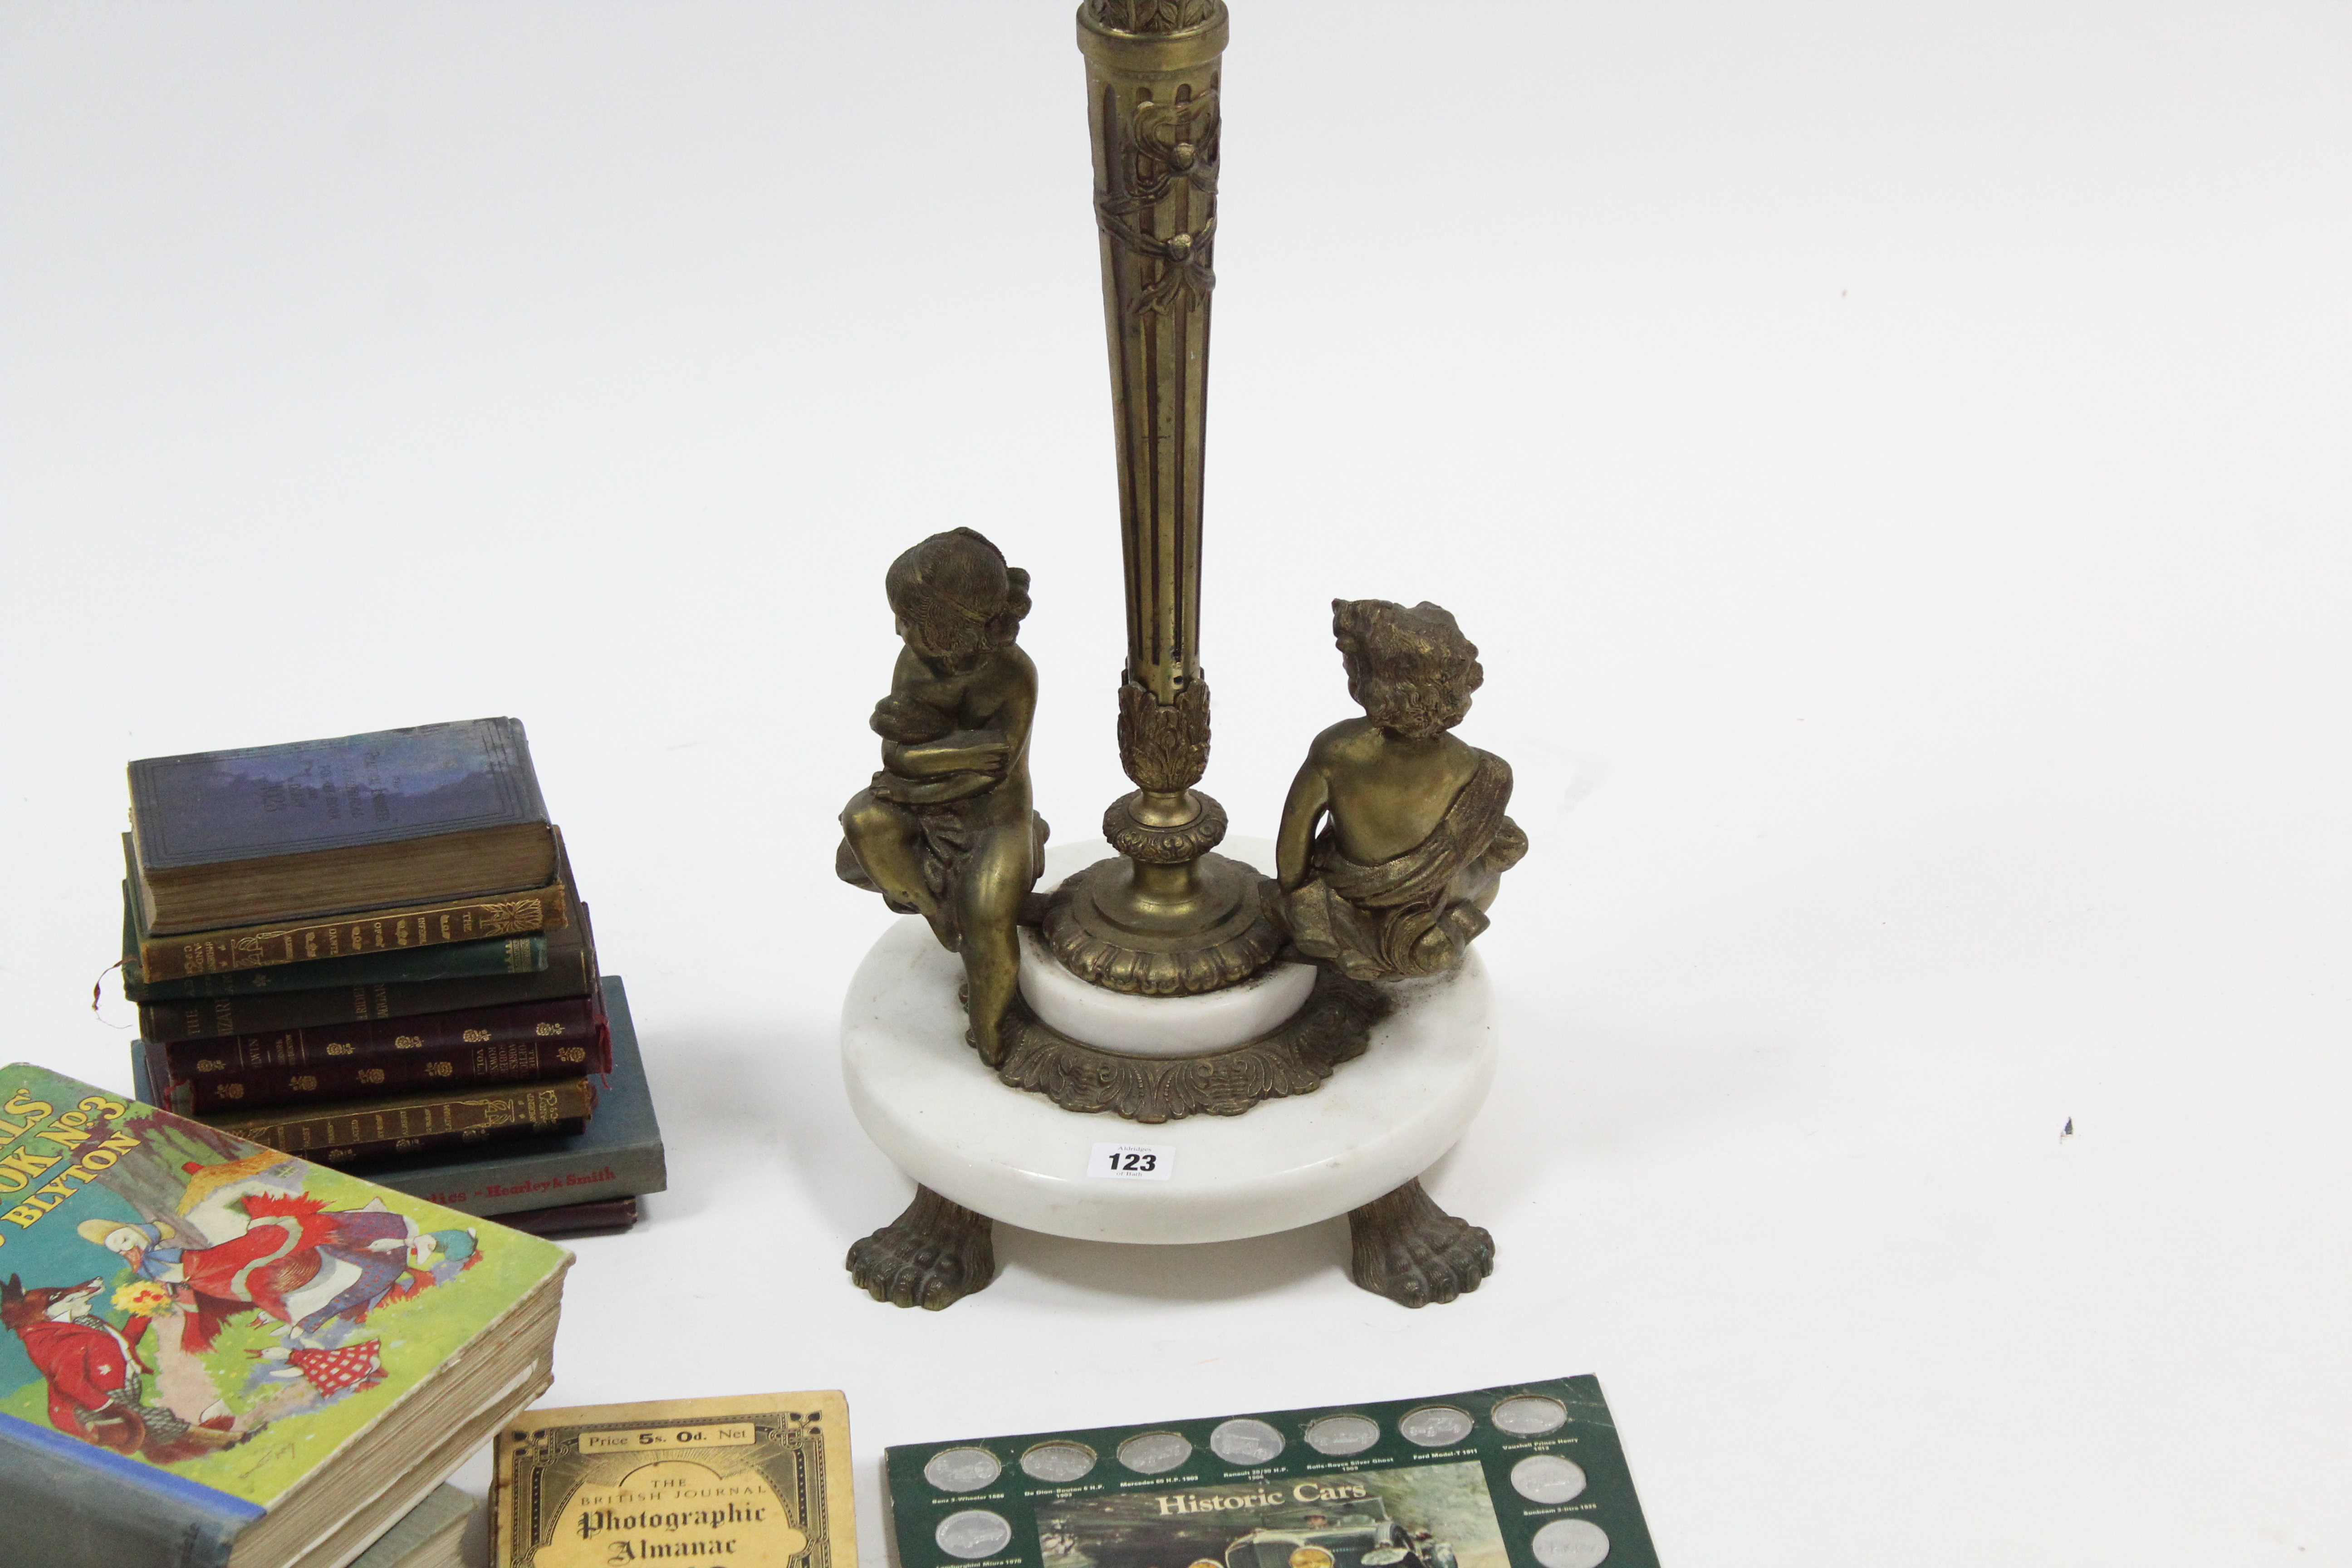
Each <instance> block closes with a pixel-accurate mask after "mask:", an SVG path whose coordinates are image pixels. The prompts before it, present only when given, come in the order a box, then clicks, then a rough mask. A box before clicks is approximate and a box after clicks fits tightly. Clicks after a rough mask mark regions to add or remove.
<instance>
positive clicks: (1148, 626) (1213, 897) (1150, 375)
mask: <svg viewBox="0 0 2352 1568" xmlns="http://www.w3.org/2000/svg"><path fill="white" fill-rule="evenodd" d="M1225 34H1226V18H1225V6H1224V0H1083V3H1082V4H1081V5H1079V7H1078V47H1079V48H1080V50H1082V51H1083V52H1084V53H1085V55H1086V58H1087V129H1088V130H1089V131H1090V132H1091V133H1092V136H1093V142H1094V164H1095V216H1096V221H1097V226H1098V227H1099V228H1100V230H1101V236H1102V276H1103V325H1104V329H1105V331H1106V333H1107V334H1108V339H1109V342H1110V375H1111V408H1112V413H1113V416H1114V419H1115V422H1116V429H1117V435H1118V486H1119V495H1118V500H1119V535H1120V540H1121V544H1122V547H1123V548H1122V553H1123V555H1124V557H1125V562H1126V576H1127V668H1126V672H1125V676H1124V679H1122V680H1121V682H1120V685H1119V694H1118V757H1119V763H1120V764H1121V765H1122V766H1123V767H1124V768H1125V769H1126V770H1127V776H1128V777H1129V778H1130V779H1132V780H1134V781H1135V784H1136V786H1137V787H1136V789H1135V792H1134V793H1133V794H1131V795H1127V796H1124V797H1123V798H1121V799H1119V800H1118V801H1116V802H1114V803H1113V804H1112V805H1111V807H1110V809H1109V811H1108V813H1106V814H1105V816H1104V817H1103V836H1104V837H1107V838H1108V839H1109V840H1110V842H1111V845H1112V847H1115V848H1117V849H1118V851H1119V854H1120V857H1121V858H1118V859H1114V860H1105V861H1102V862H1100V863H1099V864H1097V865H1095V866H1091V867H1089V868H1087V869H1086V870H1085V871H1082V872H1080V873H1079V874H1078V875H1077V876H1076V877H1073V878H1071V879H1069V880H1068V881H1066V882H1065V883H1064V884H1063V885H1062V887H1061V889H1060V890H1059V891H1057V892H1056V893H1055V896H1054V900H1053V902H1052V903H1051V905H1050V906H1049V907H1048V909H1047V911H1046V916H1045V936H1046V940H1047V941H1048V942H1050V943H1051V944H1052V946H1053V948H1054V951H1055V954H1056V955H1057V956H1059V957H1060V959H1061V961H1062V962H1063V963H1065V964H1066V965H1067V966H1068V967H1069V968H1071V969H1072V970H1074V971H1075V972H1076V973H1078V974H1080V975H1082V976H1084V977H1085V978H1087V979H1088V980H1090V981H1093V982H1094V983H1095V984H1098V985H1105V986H1108V987H1110V988H1112V989H1114V990H1118V991H1127V992H1134V993H1139V994H1147V995H1172V994H1191V993H1196V992H1202V991H1210V990H1214V989H1216V988H1218V987H1220V986H1223V985H1230V984H1234V983H1235V982H1237V981H1240V980H1244V979H1246V978H1248V977H1249V976H1250V975H1252V974H1254V973H1257V971H1259V970H1260V969H1263V968H1264V967H1265V965H1266V963H1267V962H1268V961H1269V960H1271V959H1272V958H1273V956H1274V953H1275V950H1276V948H1277V947H1278V946H1279V945H1280V937H1279V935H1278V933H1276V931H1275V929H1274V927H1273V926H1272V924H1271V923H1270V922H1269V921H1267V920H1266V918H1265V913H1264V909H1263V899H1262V897H1261V894H1260V889H1259V886H1258V884H1259V879H1258V877H1257V876H1256V875H1255V873H1254V872H1252V871H1251V869H1250V868H1248V867H1246V866H1244V865H1242V864H1241V863H1239V862H1238V861H1234V860H1229V859H1227V858H1225V857H1223V856H1222V855H1213V854H1211V853H1209V851H1210V850H1212V849H1213V848H1214V847H1216V845H1217V843H1218V842H1219V841H1220V840H1221V839H1223V837H1224V835H1225V813H1224V809H1223V807H1222V806H1220V805H1218V804H1217V803H1216V802H1215V801H1214V800H1212V799H1211V798H1210V797H1209V796H1207V795H1203V794H1202V793H1201V792H1200V791H1198V790H1196V789H1194V788H1193V787H1192V786H1193V785H1194V784H1198V783H1199V782H1200V779H1201V775H1202V773H1203V772H1205V771H1206V770H1207V767H1208V763H1209V683H1208V680H1207V679H1206V678H1205V677H1204V676H1203V675H1202V672H1201V658H1200V647H1201V463H1202V449H1203V437H1204V435H1205V432H1206V427H1207V415H1208V397H1209V297H1210V294H1211V292H1212V291H1213V289H1215V287H1216V281H1217V279H1216V274H1215V272H1214V271H1213V270H1212V269H1211V265H1210V263H1211V254H1212V251H1213V247H1214V243H1215V237H1216V231H1217V164H1218V128H1219V86H1218V75H1219V62H1220V60H1221V59H1222V58H1223V54H1224V50H1225Z"/></svg>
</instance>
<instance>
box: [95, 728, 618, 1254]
mask: <svg viewBox="0 0 2352 1568" xmlns="http://www.w3.org/2000/svg"><path fill="white" fill-rule="evenodd" d="M130 773H131V832H129V833H127V834H125V835H124V836H123V844H124V853H125V857H126V859H127V862H128V870H129V876H128V877H127V878H126V879H125V880H124V883H123V953H122V970H123V990H124V992H125V994H127V995H128V996H129V997H130V998H131V1000H132V1001H134V1002H136V1003H137V1004H138V1006H139V1024H140V1039H139V1041H138V1043H137V1046H136V1047H135V1050H134V1058H135V1060H134V1068H133V1070H134V1076H135V1078H136V1079H137V1087H138V1091H139V1093H140V1094H141V1096H142V1098H144V1099H146V1100H150V1101H151V1102H152V1103H153V1104H156V1105H160V1106H163V1107H165V1108H166V1109H169V1110H174V1111H177V1112H179V1113H180V1114H182V1115H184V1116H190V1117H194V1118H195V1119H196V1120H198V1121H204V1122H206V1123H208V1124H210V1125H212V1126H215V1127H218V1128H221V1129H222V1130H224V1131H229V1132H233V1133H235V1134H236V1135H237V1136H238V1137H242V1138H247V1139H251V1140H252V1141H254V1142H257V1143H262V1144H266V1145H268V1147H270V1148H273V1149H280V1150H284V1151H285V1152H289V1153H293V1154H299V1155H301V1156H303V1157H304V1158H306V1159H310V1160H314V1161H317V1162H319V1163H323V1164H329V1165H337V1166H343V1167H362V1166H363V1167H366V1168H368V1169H369V1171H370V1173H371V1174H372V1175H373V1177H374V1179H376V1180H378V1181H381V1182H383V1183H385V1184H387V1185H391V1186H394V1187H396V1188H398V1189H400V1190H404V1191H408V1192H412V1193H414V1194H416V1195H418V1196H421V1197H426V1198H429V1199H431V1200H432V1201H434V1202H436V1203H442V1204H446V1205H450V1206H452V1207H457V1208H463V1209H466V1210H467V1211H469V1212H472V1213H476V1214H485V1215H488V1214H497V1215H501V1216H504V1217H506V1218H507V1219H508V1221H509V1223H510V1224H511V1223H516V1221H517V1218H518V1216H523V1220H524V1223H526V1224H529V1223H531V1220H532V1219H534V1218H536V1219H537V1220H538V1221H539V1224H538V1225H537V1226H535V1227H536V1228H542V1229H545V1230H547V1231H550V1232H553V1231H558V1230H563V1231H576V1230H582V1229H590V1228H597V1229H603V1228H617V1227H620V1226H625V1224H626V1223H628V1222H629V1221H630V1220H633V1219H634V1218H635V1200H636V1198H637V1197H638V1196H639V1195H641V1194H645V1193H647V1192H653V1191H657V1190H659V1188H660V1187H661V1185H662V1169H661V1167H662V1152H661V1143H660V1131H659V1128H658V1127H657V1126H656V1123H655V1121H654V1119H653V1110H652V1106H651V1104H650V1102H649V1101H648V1100H646V1092H645V1079H644V1068H643V1065H642V1063H641V1062H640V1061H639V1059H638V1057H637V1051H636V1042H635V1037H634V1034H633V1032H632V1031H631V1030H630V1029H629V1027H628V1020H627V1016H626V1000H625V996H624V995H623V994H622V993H621V991H620V986H619V983H618V981H617V979H606V978H604V977H603V976H601V975H600V974H599V972H598V966H597V962H596V947H595V940H594V936H593V931H592V930H591V928H590V925H589V922H588V910H587V907H586V906H585V905H584V904H583V903H581V902H580V901H579V898H578V894H577V889H576V884H575V883H574V882H573V879H572V868H571V865H570V862H569V860H568V858H567V857H566V856H565V854H564V848H563V839H562V833H561V832H560V831H559V830H558V829H557V827H556V826H554V824H553V823H551V821H550V820H549V819H548V813H547V806H546V804H545V801H544V800H543V799H542V797H541V794H540V788H539V781H538V779H537V777H536V776H535V775H534V773H533V772H532V769H531V763H530V747H529V745H528V743H527V742H526V741H525V739H524V735H523V729H522V725H521V724H520V723H519V722H518V721H515V720H512V719H480V720H474V721H468V722H463V723H449V724H427V725H422V726H418V727H416V728H414V729H406V730H389V731H377V732H375V733H373V734H366V735H351V736H344V737H341V738H340V739H336V740H328V741H310V742H296V743H293V744H290V745H280V746H261V747H253V748H248V749H247V750H243V751H234V752H199V753H195V754H193V755H188V756H178V757H154V758H149V759H147V760H145V761H142V762H136V763H131V770H130ZM541 1210H547V1211H557V1212H550V1213H548V1214H546V1215H537V1214H536V1213H535V1211H541Z"/></svg>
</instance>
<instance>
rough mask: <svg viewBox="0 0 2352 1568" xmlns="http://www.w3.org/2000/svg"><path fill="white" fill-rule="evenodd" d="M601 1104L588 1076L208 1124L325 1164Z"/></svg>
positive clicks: (517, 1126)
mask: <svg viewBox="0 0 2352 1568" xmlns="http://www.w3.org/2000/svg"><path fill="white" fill-rule="evenodd" d="M595 1109H596V1090H595V1088H594V1086H593V1085H592V1084H591V1083H590V1082H589V1081H588V1080H587V1079H584V1078H575V1079H559V1080H557V1081H555V1082H552V1083H524V1084H516V1085H514V1086H513V1087H512V1088H509V1089H488V1090H477V1091H474V1092H470V1093H465V1094H447V1095H438V1094H411V1095H402V1096H399V1097H397V1098H395V1099H392V1100H380V1101H375V1102H363V1101H359V1102H346V1103H344V1104H342V1105H334V1106H309V1107H305V1108H304V1111H303V1114H301V1115H299V1116H278V1115H270V1116H255V1117H242V1118H240V1117H222V1116H214V1117H207V1118H206V1119H205V1121H206V1122H207V1124H208V1125H210V1126H213V1127H216V1128H218V1129H220V1130H221V1131H224V1132H231V1133H234V1134H236V1136H237V1137H239V1138H247V1139H250V1140H252V1141H253V1142H256V1143H260V1144H265V1145H267V1146H268V1147H269V1148H272V1149H278V1150H282V1151H283V1152H286V1153H289V1154H299V1155H301V1156H302V1157H303V1158H304V1159H307V1160H317V1161H320V1163H325V1164H341V1163H344V1162H345V1161H348V1160H351V1159H353V1158H357V1157H360V1156H362V1155H364V1156H369V1157H374V1156H380V1155H384V1154H404V1153H410V1152H418V1151H422V1150H425V1149H428V1148H442V1147H446V1146H447V1145H448V1144H450V1143H452V1142H461V1143H462V1142H487V1141H488V1140H489V1139H491V1138H494V1137H511V1136H514V1135H515V1134H518V1133H523V1132H547V1131H554V1130H556V1129H557V1128H559V1127H560V1126H562V1124H563V1123H565V1122H583V1121H586V1120H587V1119H588V1118H589V1117H590V1116H591V1115H593V1113H594V1111H595Z"/></svg>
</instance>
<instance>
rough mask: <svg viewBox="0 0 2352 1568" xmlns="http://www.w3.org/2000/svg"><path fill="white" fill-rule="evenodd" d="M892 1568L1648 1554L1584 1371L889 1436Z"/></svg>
mask: <svg viewBox="0 0 2352 1568" xmlns="http://www.w3.org/2000/svg"><path fill="white" fill-rule="evenodd" d="M882 1473H883V1481H884V1484H885V1486H886V1487H887V1490H888V1492H889V1497H888V1499H887V1506H886V1510H885V1514H884V1517H885V1518H886V1519H887V1521H889V1524H890V1529H891V1540H890V1554H891V1558H892V1560H893V1561H894V1562H895V1563H898V1565H899V1568H980V1565H985V1568H1185V1564H1187V1563H1189V1564H1191V1565H1192V1568H1603V1565H1604V1564H1605V1565H1606V1568H1657V1561H1658V1560H1657V1556H1656V1554H1655V1553H1654V1552H1653V1551H1652V1550H1651V1546H1650V1532H1649V1528H1648V1526H1647V1525H1646V1524H1645V1523H1644V1522H1643V1518H1642V1505H1641V1503H1640V1502H1639V1501H1637V1500H1635V1498H1634V1496H1633V1477H1632V1476H1631V1475H1630V1474H1629V1473H1628V1472H1627V1470H1626V1468H1625V1452H1624V1449H1623V1448H1622V1447H1620V1446H1619V1445H1618V1441H1617V1426H1616V1423H1615V1422H1614V1421H1612V1419H1611V1418H1610V1415H1609V1405H1608V1404H1607V1402H1606V1401H1604V1400H1603V1399H1602V1398H1601V1385H1600V1384H1598V1383H1596V1382H1595V1381H1593V1380H1592V1379H1591V1378H1590V1377H1563V1378H1553V1379H1549V1380H1548V1381H1545V1382H1541V1383H1524V1384H1509V1385H1507V1386H1506V1387H1502V1388H1482V1389H1478V1390H1475V1392H1472V1393H1468V1394H1441V1395H1438V1396H1437V1397H1435V1398H1430V1399H1412V1400H1389V1401H1381V1402H1375V1403H1372V1404H1369V1405H1328V1406H1325V1407H1322V1408H1320V1409H1314V1410H1276V1411H1268V1412H1265V1413H1262V1414H1258V1415H1229V1416H1225V1417H1223V1418H1219V1417H1216V1416H1210V1417H1207V1418H1205V1419H1202V1420H1199V1421H1167V1422H1161V1423H1159V1424H1158V1425H1155V1426H1113V1427H1103V1428H1097V1429H1094V1430H1090V1431H1082V1432H1040V1433H1033V1434H1031V1435H1029V1436H1020V1437H988V1438H981V1439H977V1440H972V1441H967V1442H960V1443H924V1444H917V1445H912V1446H909V1447H897V1448H891V1449H889V1450H887V1453H886V1454H885V1457H884V1459H883V1471H882Z"/></svg>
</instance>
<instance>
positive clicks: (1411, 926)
mask: <svg viewBox="0 0 2352 1568" xmlns="http://www.w3.org/2000/svg"><path fill="white" fill-rule="evenodd" d="M1331 630H1332V633H1333V635H1334V637H1336V639H1337V640H1338V642H1339V656H1340V658H1341V659H1342V660H1343V661H1344V662H1345V664H1346V666H1347V670H1348V693H1349V696H1351V697H1353V698H1354V699H1355V700H1357V701H1358V702H1360V703H1361V704H1363V708H1364V717H1363V718H1361V719H1349V720H1347V721H1343V722H1341V723H1338V724H1334V725H1332V726H1331V727H1330V728H1329V729H1328V730H1326V731H1323V732H1322V733H1321V734H1319V735H1318V736H1316V737H1315V743H1314V745H1313V746H1312V747H1311V748H1310V749H1309V750H1308V752H1307V762H1306V763H1305V764H1304V765H1303V766H1301V767H1300V768H1299V770H1298V776H1297V779H1296V780H1295V781H1294V782H1293V783H1292V784H1291V786H1290V798H1289V799H1288V800H1286V802H1284V804H1283V808H1282V828H1281V832H1280V835H1279V836H1278V837H1277V838H1276V847H1275V853H1276V871H1277V873H1278V876H1279V880H1280V883H1281V892H1280V894H1279V896H1278V899H1277V907H1278V909H1279V911H1280V914H1281V917H1282V919H1283V921H1284V922H1285V923H1286V925H1287V926H1288V928H1289V931H1290V934H1291V940H1292V942H1293V943H1294V944H1295V945H1296V946H1297V949H1298V951H1299V952H1303V953H1305V954H1307V956H1308V957H1311V958H1319V959H1324V960H1327V961H1328V962H1329V963H1332V964H1333V965H1334V966H1335V967H1337V968H1338V969H1339V971H1340V973H1344V974H1346V975H1348V976H1349V978H1351V979H1356V980H1409V979H1415V978H1419V977H1422V976H1426V975H1433V974H1443V973H1446V972H1448V971H1450V970H1452V969H1453V968H1454V967H1455V966H1456V965H1458V964H1459V963H1461V962H1462V955H1463V952H1464V951H1465V949H1466V948H1468V946H1469V945H1470V942H1471V941H1472V939H1473V938H1475V937H1476V936H1477V934H1478V933H1479V932H1480V931H1485V930H1486V924H1487V921H1486V907H1487V906H1488V905H1489V904H1491V903H1493V902H1494V901H1495V892H1496V886H1497V884H1498V883H1499V882H1500V880H1501V879H1502V875H1503V873H1504V872H1505V871H1507V870H1509V869H1510V868H1512V867H1513V866H1515V865H1517V863H1518V861H1519V858H1520V857H1522V856H1524V855H1525V854H1526V853H1527V852H1528V838H1527V835H1526V834H1524V833H1522V832H1520V831H1519V826H1518V824H1517V823H1515V822H1513V821H1512V820H1511V819H1510V818H1509V817H1508V816H1505V815H1504V814H1503V808H1504V807H1505V806H1506V805H1508V804H1509V803H1510V798H1511V767H1510V764H1509V763H1506V762H1505V761H1503V759H1502V758H1500V757H1498V756H1496V755H1495V754H1494V753H1492V752H1482V751H1480V750H1478V749H1477V748H1476V747H1475V746H1471V745H1468V744H1465V742H1462V741H1459V740H1457V739H1455V738H1454V736H1453V735H1451V734H1449V733H1447V731H1450V730H1452V729H1453V728H1454V726H1455V725H1456V724H1459V723H1460V722H1462V721H1463V719H1464V717H1465V715H1467V714H1468V712H1469V711H1470V694H1471V693H1472V692H1474V691H1475V690H1476V689H1478V687H1479V685H1480V683H1481V682H1482V681H1483V680H1484V679H1486V674H1485V672H1484V671H1483V670H1481V669H1480V668H1478V649H1477V647H1475V645H1474V644H1473V643H1472V642H1471V641H1470V639H1469V638H1467V637H1464V636H1463V635H1462V628H1461V627H1460V626H1456V625H1455V624H1454V617H1453V616H1452V615H1451V614H1449V613H1448V612H1446V611H1445V610H1444V609H1443V608H1441V607H1440V606H1438V605H1432V604H1428V603H1425V602H1424V603H1423V604H1420V605H1415V606H1413V607H1412V609H1409V610H1408V609H1406V608H1405V607H1404V606H1403V605H1394V604H1391V603H1389V602H1388V601H1387V600H1385V599H1334V600H1332V601H1331ZM1318 824H1320V825H1321V831H1320V832H1319V833H1318V831H1317V827H1318Z"/></svg>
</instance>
